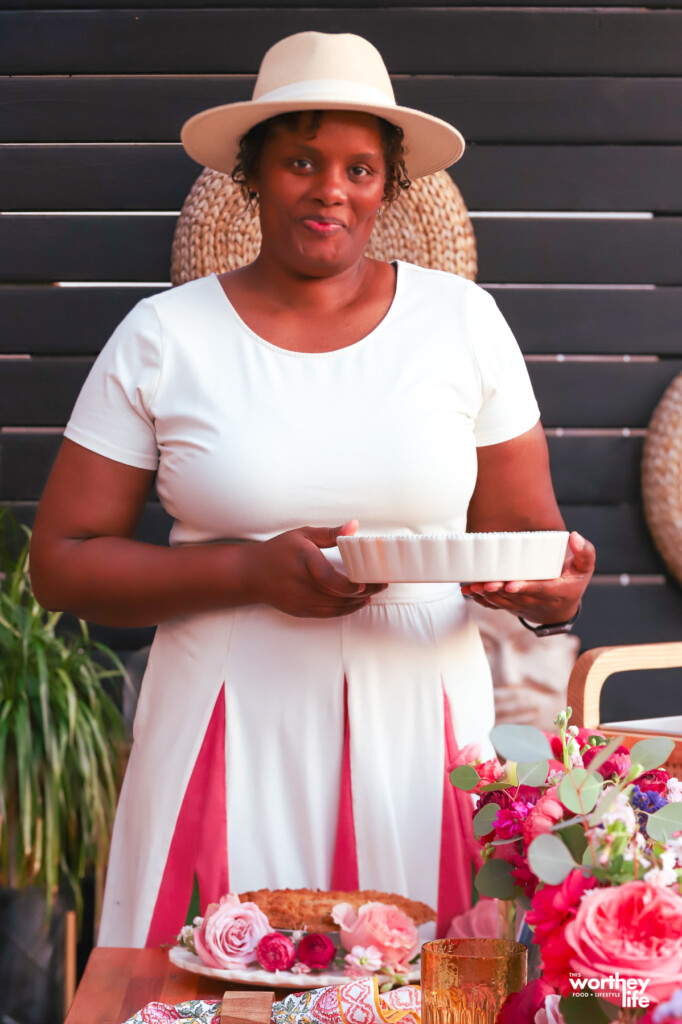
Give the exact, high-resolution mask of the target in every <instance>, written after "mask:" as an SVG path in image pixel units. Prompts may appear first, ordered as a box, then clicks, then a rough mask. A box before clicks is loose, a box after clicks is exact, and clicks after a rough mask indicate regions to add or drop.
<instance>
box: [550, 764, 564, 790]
mask: <svg viewBox="0 0 682 1024" xmlns="http://www.w3.org/2000/svg"><path fill="white" fill-rule="evenodd" d="M565 776H566V772H561V771H558V770H557V769H556V768H552V770H551V772H550V773H549V775H548V776H547V785H549V786H558V785H559V783H560V782H561V780H562V779H563V778H565Z"/></svg>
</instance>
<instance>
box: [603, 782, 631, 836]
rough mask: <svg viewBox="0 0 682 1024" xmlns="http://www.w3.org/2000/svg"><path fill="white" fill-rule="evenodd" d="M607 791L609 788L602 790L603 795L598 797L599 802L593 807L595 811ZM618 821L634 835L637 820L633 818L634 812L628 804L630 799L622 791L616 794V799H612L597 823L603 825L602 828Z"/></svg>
mask: <svg viewBox="0 0 682 1024" xmlns="http://www.w3.org/2000/svg"><path fill="white" fill-rule="evenodd" d="M608 793H609V790H606V791H605V792H604V795H603V796H602V797H600V799H599V803H598V804H597V806H596V808H595V810H596V811H599V804H600V803H601V802H602V800H605V799H606V797H607V795H608ZM618 823H620V824H622V825H625V828H626V830H627V831H628V832H629V833H630V834H631V835H634V833H635V831H636V830H637V820H636V818H635V812H634V811H633V809H632V807H631V806H630V801H629V800H628V798H627V797H626V796H625V794H624V793H619V794H618V796H617V797H616V799H615V800H614V801H613V803H612V804H611V806H610V807H609V808H608V810H607V811H605V812H604V814H603V816H602V817H601V819H600V821H599V824H600V825H603V826H604V828H608V827H609V826H610V825H616V824H618Z"/></svg>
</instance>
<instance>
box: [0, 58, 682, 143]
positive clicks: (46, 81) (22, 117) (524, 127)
mask: <svg viewBox="0 0 682 1024" xmlns="http://www.w3.org/2000/svg"><path fill="white" fill-rule="evenodd" d="M428 66H430V65H428ZM44 71H45V69H41V77H35V78H33V77H23V76H22V77H18V78H9V77H5V78H0V109H1V110H2V126H1V128H0V141H3V142H177V140H178V139H179V137H180V128H181V127H182V124H183V122H184V121H185V120H186V119H187V118H188V117H191V116H192V114H195V113H196V112H197V111H198V110H202V109H203V108H204V107H209V106H214V105H218V104H220V103H236V102H238V101H241V100H246V99H249V98H250V96H251V92H252V90H253V83H254V77H253V76H241V75H202V76H198V75H188V76H170V77H166V76H158V77H156V76H152V75H139V76H138V75H134V76H124V75H120V74H117V75H115V76H113V77H106V76H104V75H102V76H89V75H86V76H74V77H54V76H50V75H44ZM393 85H394V88H395V93H396V99H397V101H398V103H400V104H402V105H403V106H408V107H417V108H418V109H420V110H425V111H427V112H428V113H430V114H434V115H435V116H436V117H442V118H444V119H445V120H446V121H450V122H452V123H453V124H456V125H457V127H458V128H459V129H460V130H461V131H462V132H463V133H464V135H465V137H466V139H467V140H468V141H469V142H509V143H521V142H524V143H541V142H542V143H547V142H551V143H555V142H556V143H564V144H566V143H594V144H599V145H603V144H605V143H612V144H614V143H647V142H653V143H660V142H661V140H665V142H666V143H668V144H672V143H682V118H681V117H680V109H681V108H682V78H666V77H661V78H659V77H654V78H612V77H609V76H604V77H588V78H565V77H551V78H543V77H542V76H534V77H515V76H512V77H501V76H500V77H498V76H492V77H490V76H486V75H484V74H476V75H471V76H469V75H465V74H458V75H457V76H456V77H452V76H449V75H434V74H429V75H416V76H400V75H397V76H394V78H393Z"/></svg>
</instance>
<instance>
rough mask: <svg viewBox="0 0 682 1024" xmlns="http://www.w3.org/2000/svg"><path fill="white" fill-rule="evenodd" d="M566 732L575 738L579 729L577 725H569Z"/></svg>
mask: <svg viewBox="0 0 682 1024" xmlns="http://www.w3.org/2000/svg"><path fill="white" fill-rule="evenodd" d="M566 731H567V732H569V733H570V734H571V736H577V735H578V733H579V732H580V729H579V728H578V726H577V725H569V727H568V729H567V730H566Z"/></svg>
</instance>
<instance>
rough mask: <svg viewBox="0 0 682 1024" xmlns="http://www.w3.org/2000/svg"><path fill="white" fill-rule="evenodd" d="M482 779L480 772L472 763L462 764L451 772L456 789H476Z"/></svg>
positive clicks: (451, 778) (468, 790)
mask: <svg viewBox="0 0 682 1024" xmlns="http://www.w3.org/2000/svg"><path fill="white" fill-rule="evenodd" d="M480 781H481V778H480V776H479V774H478V772H477V771H476V769H475V768H472V767H471V765H470V764H461V765H460V766H459V767H458V768H453V770H452V771H451V772H450V782H451V783H452V785H453V786H455V788H456V789H463V790H464V791H465V792H467V793H468V792H470V791H471V790H472V789H476V786H477V785H478V784H479V782H480Z"/></svg>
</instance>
